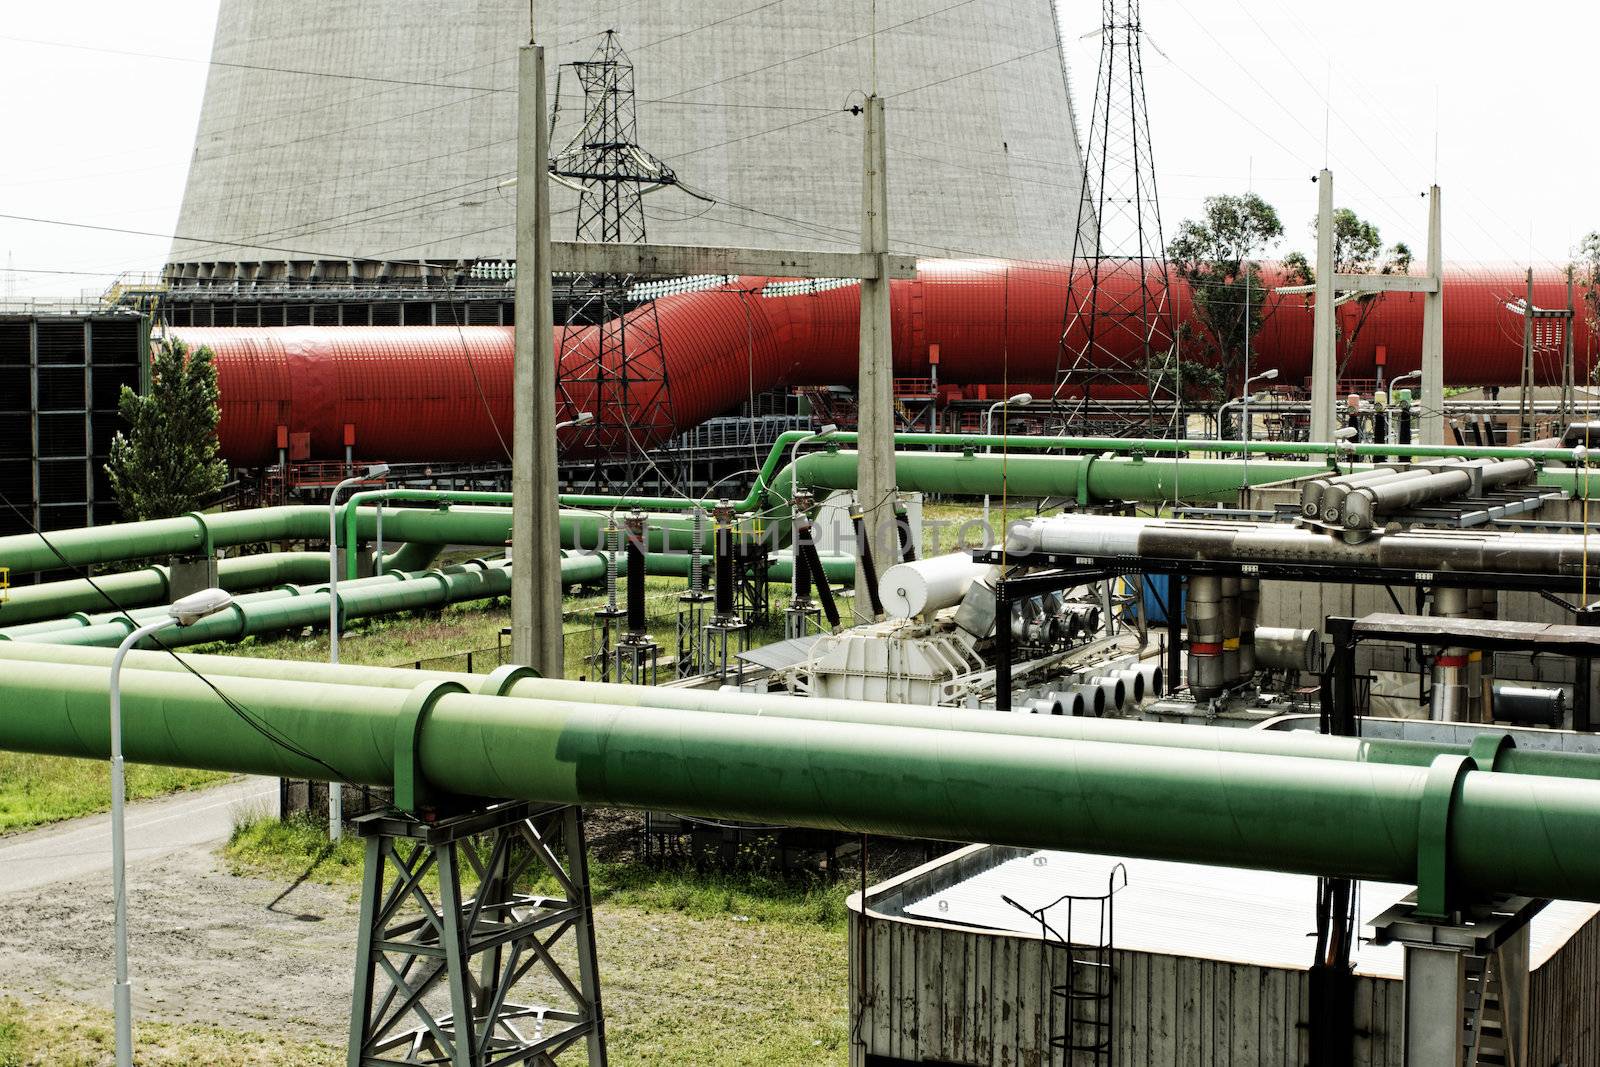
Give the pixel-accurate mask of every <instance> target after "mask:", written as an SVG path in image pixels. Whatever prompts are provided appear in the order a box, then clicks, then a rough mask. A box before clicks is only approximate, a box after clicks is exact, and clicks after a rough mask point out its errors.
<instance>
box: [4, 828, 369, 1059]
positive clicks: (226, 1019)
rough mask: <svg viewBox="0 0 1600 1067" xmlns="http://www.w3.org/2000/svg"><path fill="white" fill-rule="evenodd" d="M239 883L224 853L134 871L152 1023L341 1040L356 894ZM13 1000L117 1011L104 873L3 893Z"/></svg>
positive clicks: (138, 988)
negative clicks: (77, 1003)
mask: <svg viewBox="0 0 1600 1067" xmlns="http://www.w3.org/2000/svg"><path fill="white" fill-rule="evenodd" d="M284 888H285V887H284V886H283V885H282V884H280V883H278V882H272V881H267V880H264V879H260V878H250V877H237V876H235V875H233V874H231V873H229V872H228V871H227V870H226V869H225V868H224V866H223V865H222V863H221V861H220V860H219V859H218V858H217V856H216V854H215V844H214V843H207V844H204V845H190V846H187V847H184V848H180V849H177V850H175V851H169V852H167V853H166V854H164V855H162V856H160V857H158V858H156V859H151V860H146V861H143V862H138V863H134V864H131V865H130V869H129V872H128V903H129V953H130V960H131V969H132V973H133V986H134V1010H135V1012H136V1013H137V1014H138V1016H139V1017H141V1018H147V1019H158V1020H162V1021H168V1022H188V1023H196V1022H199V1023H208V1024H211V1025H215V1026H223V1027H227V1028H229V1029H238V1030H251V1031H260V1030H280V1029H281V1030H282V1031H283V1032H284V1033H285V1034H286V1035H287V1036H290V1037H295V1038H301V1039H306V1038H318V1039H321V1040H325V1041H338V1040H341V1039H342V1037H343V1035H344V1027H345V1025H346V1013H347V1012H348V1010H349V1002H350V974H351V972H350V966H351V959H352V954H353V952H354V946H355V929H356V920H357V916H358V911H357V906H356V902H355V900H354V898H353V896H352V894H351V891H350V890H349V889H348V888H344V887H336V888H329V887H326V886H318V885H302V886H300V887H299V888H297V889H296V890H295V891H294V892H293V893H292V894H291V895H290V896H289V897H288V898H287V899H286V900H285V901H283V902H282V903H281V904H278V905H277V906H276V907H272V908H269V907H268V906H269V905H270V904H272V902H273V900H274V899H275V898H277V897H278V896H279V895H280V894H281V893H282V892H283V890H284ZM0 914H3V915H5V917H6V921H5V922H4V923H0V986H3V991H4V992H7V993H13V994H19V995H23V996H28V997H38V998H41V999H47V1000H53V999H58V998H61V997H69V998H72V999H75V1000H81V1001H84V1002H86V1003H90V1004H94V1005H96V1006H99V1007H105V1008H109V1007H110V1003H111V995H110V990H111V889H110V886H109V884H108V883H107V880H106V878H105V877H104V876H103V875H102V874H101V873H100V872H96V873H93V874H90V875H87V876H83V877H75V878H69V879H66V880H63V881H58V882H55V883H53V884H50V885H48V886H45V887H43V888H39V889H31V890H25V891H21V892H10V893H5V894H3V895H0Z"/></svg>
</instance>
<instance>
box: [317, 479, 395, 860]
mask: <svg viewBox="0 0 1600 1067" xmlns="http://www.w3.org/2000/svg"><path fill="white" fill-rule="evenodd" d="M388 473H389V465H388V464H387V463H374V464H373V465H372V466H370V467H368V468H367V472H366V473H365V474H358V475H356V476H355V477H354V478H346V479H345V480H344V481H342V482H340V483H339V484H338V485H336V486H334V487H333V492H332V493H330V494H329V495H328V662H329V663H338V662H339V506H338V505H339V494H340V493H341V492H343V491H344V490H346V489H348V488H350V487H351V486H352V485H359V484H361V483H362V482H374V481H377V480H378V479H379V478H382V477H383V476H384V475H386V474H388ZM346 547H348V548H354V547H355V546H354V545H349V546H346ZM342 836H344V787H343V786H342V785H340V784H339V783H338V782H329V783H328V840H329V841H337V840H339V838H341V837H342Z"/></svg>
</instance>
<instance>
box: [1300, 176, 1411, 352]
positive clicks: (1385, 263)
mask: <svg viewBox="0 0 1600 1067" xmlns="http://www.w3.org/2000/svg"><path fill="white" fill-rule="evenodd" d="M1316 232H1317V220H1316V219H1312V220H1311V233H1312V236H1315V235H1316ZM1411 259H1412V254H1411V248H1410V246H1409V245H1407V244H1406V243H1405V242H1404V241H1398V242H1396V243H1395V245H1394V246H1393V247H1392V248H1390V249H1389V250H1388V251H1387V252H1385V251H1384V249H1383V236H1382V234H1380V233H1379V232H1378V227H1376V226H1374V225H1373V224H1372V223H1370V222H1368V221H1366V220H1365V219H1363V218H1362V217H1361V216H1359V215H1357V214H1356V213H1355V212H1354V211H1351V210H1350V209H1349V208H1347V207H1342V208H1338V209H1336V210H1335V211H1334V213H1333V270H1334V273H1335V274H1370V273H1372V272H1373V268H1374V267H1376V268H1377V273H1379V274H1408V273H1410V271H1411ZM1283 262H1284V267H1285V268H1286V271H1287V273H1288V274H1289V275H1290V276H1291V277H1292V278H1294V280H1295V283H1296V284H1300V285H1313V284H1315V283H1316V280H1317V274H1316V271H1315V270H1314V269H1313V268H1312V266H1311V264H1310V263H1309V262H1307V261H1306V257H1305V256H1303V255H1302V254H1300V253H1299V252H1290V253H1289V254H1288V255H1287V256H1286V257H1284V261H1283ZM1383 295H1384V294H1383V293H1357V294H1356V295H1355V296H1354V297H1353V298H1352V299H1351V300H1350V301H1347V302H1346V303H1345V305H1344V307H1345V308H1346V309H1348V310H1345V311H1343V312H1342V313H1337V314H1335V316H1334V324H1335V329H1336V330H1338V332H1339V335H1340V337H1341V338H1342V340H1343V344H1342V345H1340V346H1339V351H1340V353H1341V354H1340V356H1339V377H1340V378H1343V377H1344V375H1345V370H1346V369H1347V368H1348V367H1349V365H1350V356H1351V354H1352V353H1353V352H1354V351H1355V347H1356V339H1357V338H1358V337H1360V336H1361V328H1362V327H1363V326H1365V325H1366V324H1367V319H1368V318H1369V317H1370V316H1371V315H1372V312H1373V311H1374V310H1375V309H1376V308H1377V306H1378V301H1379V300H1381V299H1382V298H1383ZM1352 305H1354V306H1353V307H1352Z"/></svg>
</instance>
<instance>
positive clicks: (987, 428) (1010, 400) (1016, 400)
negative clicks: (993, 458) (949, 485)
mask: <svg viewBox="0 0 1600 1067" xmlns="http://www.w3.org/2000/svg"><path fill="white" fill-rule="evenodd" d="M1031 403H1033V394H1032V393H1018V394H1017V395H1016V396H1008V397H1006V398H1005V399H1004V400H997V401H995V402H994V403H993V404H990V405H989V410H988V411H986V412H984V415H983V433H984V436H985V437H992V436H993V435H994V413H995V412H996V411H999V410H1000V409H1001V408H1005V407H1009V406H1010V405H1012V404H1031ZM1006 414H1008V415H1009V414H1010V412H1009V411H1008V412H1006ZM988 451H989V454H990V455H993V454H994V446H993V445H990V446H988ZM983 529H984V534H985V536H989V535H991V534H992V532H993V531H991V530H990V529H989V494H988V493H985V494H983ZM985 547H987V546H985Z"/></svg>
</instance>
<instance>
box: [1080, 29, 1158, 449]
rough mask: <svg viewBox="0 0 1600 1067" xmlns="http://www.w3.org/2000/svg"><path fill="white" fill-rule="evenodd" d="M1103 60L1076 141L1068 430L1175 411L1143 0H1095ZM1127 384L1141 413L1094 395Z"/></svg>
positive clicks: (1101, 429) (1107, 428)
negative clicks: (1081, 148)
mask: <svg viewBox="0 0 1600 1067" xmlns="http://www.w3.org/2000/svg"><path fill="white" fill-rule="evenodd" d="M1101 11H1102V18H1101V29H1100V67H1099V71H1098V73H1097V75H1096V78H1095V92H1094V111H1093V114H1092V116H1091V118H1090V123H1089V138H1088V145H1087V148H1086V150H1085V152H1084V160H1085V169H1086V174H1085V179H1084V183H1083V192H1082V194H1081V195H1080V196H1079V199H1078V219H1077V226H1076V227H1075V229H1074V235H1073V249H1072V259H1071V265H1070V267H1069V268H1068V285H1067V305H1066V314H1065V317H1064V319H1063V322H1062V333H1061V351H1060V354H1059V355H1058V357H1057V364H1056V391H1055V401H1056V406H1057V410H1058V411H1060V412H1062V413H1063V414H1064V415H1065V419H1066V425H1067V427H1068V430H1069V432H1081V433H1085V434H1106V433H1109V434H1126V433H1129V432H1132V431H1134V430H1139V431H1141V432H1147V431H1149V430H1151V429H1152V428H1153V427H1152V426H1151V424H1152V423H1153V422H1154V421H1155V418H1156V416H1157V412H1158V410H1166V409H1168V408H1171V409H1172V410H1176V408H1175V401H1176V400H1177V384H1178V383H1177V382H1176V374H1177V371H1178V366H1177V358H1176V353H1175V346H1174V337H1173V327H1172V322H1173V315H1172V306H1171V299H1172V292H1171V285H1170V281H1169V278H1168V271H1167V261H1166V242H1165V238H1164V236H1163V234H1162V230H1161V207H1160V202H1159V200H1158V199H1157V195H1156V172H1155V162H1154V159H1153V157H1152V154H1151V150H1150V122H1149V115H1148V112H1147V110H1146V107H1145V93H1144V61H1143V59H1142V58H1141V55H1140V39H1141V36H1142V34H1143V29H1142V27H1141V25H1140V21H1139V0H1102V3H1101ZM1129 387H1132V388H1134V389H1136V390H1138V391H1140V392H1142V393H1145V394H1146V395H1147V396H1148V398H1149V405H1148V407H1147V409H1146V411H1145V412H1144V419H1142V420H1141V419H1140V418H1139V417H1138V415H1136V414H1132V413H1129V412H1128V411H1126V410H1116V409H1113V408H1112V407H1110V406H1109V405H1103V404H1097V403H1096V396H1095V395H1094V394H1096V393H1097V392H1100V393H1102V394H1103V393H1109V394H1111V395H1112V396H1115V395H1116V394H1118V393H1124V394H1125V393H1126V391H1127V390H1128V388H1129Z"/></svg>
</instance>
